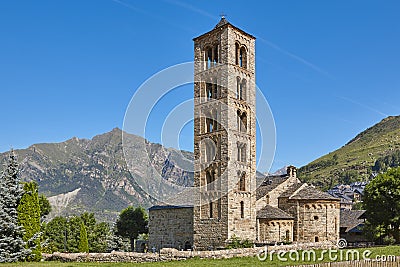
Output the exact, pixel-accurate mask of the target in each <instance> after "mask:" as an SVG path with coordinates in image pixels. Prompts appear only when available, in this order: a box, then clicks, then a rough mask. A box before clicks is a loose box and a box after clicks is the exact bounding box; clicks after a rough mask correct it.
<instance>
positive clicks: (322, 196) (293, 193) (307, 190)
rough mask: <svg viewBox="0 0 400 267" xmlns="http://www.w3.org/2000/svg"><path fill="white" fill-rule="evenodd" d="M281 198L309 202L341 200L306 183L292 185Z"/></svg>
mask: <svg viewBox="0 0 400 267" xmlns="http://www.w3.org/2000/svg"><path fill="white" fill-rule="evenodd" d="M279 197H287V198H290V199H299V200H300V199H309V200H337V201H339V198H336V197H333V196H331V195H330V194H328V193H326V192H322V191H320V190H319V189H317V188H315V187H313V186H311V185H308V184H306V183H297V184H294V185H291V186H290V187H289V188H288V189H286V191H285V192H283V193H282V194H281V195H280V196H279Z"/></svg>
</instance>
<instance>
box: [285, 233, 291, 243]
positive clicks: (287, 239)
mask: <svg viewBox="0 0 400 267" xmlns="http://www.w3.org/2000/svg"><path fill="white" fill-rule="evenodd" d="M285 241H286V242H289V241H290V232H289V230H286V233H285Z"/></svg>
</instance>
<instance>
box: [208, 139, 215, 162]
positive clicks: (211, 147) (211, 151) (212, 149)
mask: <svg viewBox="0 0 400 267" xmlns="http://www.w3.org/2000/svg"><path fill="white" fill-rule="evenodd" d="M206 155H207V157H206V162H211V161H213V160H214V158H215V144H214V142H213V141H211V140H209V139H208V140H206Z"/></svg>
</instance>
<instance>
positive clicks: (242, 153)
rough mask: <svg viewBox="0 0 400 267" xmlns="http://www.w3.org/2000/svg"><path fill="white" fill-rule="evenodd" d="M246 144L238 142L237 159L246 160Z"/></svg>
mask: <svg viewBox="0 0 400 267" xmlns="http://www.w3.org/2000/svg"><path fill="white" fill-rule="evenodd" d="M246 149H247V146H246V144H243V143H240V142H237V161H240V162H246V153H247V151H246Z"/></svg>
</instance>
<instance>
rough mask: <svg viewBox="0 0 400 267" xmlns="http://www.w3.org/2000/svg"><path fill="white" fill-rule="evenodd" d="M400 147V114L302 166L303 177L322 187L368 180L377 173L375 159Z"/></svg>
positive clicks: (384, 120)
mask: <svg viewBox="0 0 400 267" xmlns="http://www.w3.org/2000/svg"><path fill="white" fill-rule="evenodd" d="M399 150H400V116H390V117H388V118H386V119H383V120H382V121H381V122H379V123H378V124H376V125H374V126H372V127H371V128H368V129H367V130H365V131H363V132H362V133H360V134H358V135H357V136H356V137H354V138H353V139H352V140H350V141H349V142H348V143H347V144H346V145H344V146H343V147H341V148H339V149H337V150H335V151H333V152H331V153H329V154H327V155H325V156H323V157H321V158H319V159H317V160H315V161H313V162H311V163H309V164H308V165H306V166H304V167H301V168H300V169H299V177H300V179H302V180H303V181H306V182H309V183H313V184H314V185H317V186H319V187H320V188H322V189H329V188H330V187H332V186H333V185H335V184H337V183H338V182H341V183H348V182H353V181H356V180H368V179H371V178H372V177H374V176H375V175H376V173H375V172H376V171H377V170H376V168H375V169H374V165H375V162H376V161H377V160H378V161H379V162H381V161H382V159H385V157H386V158H387V157H389V158H390V157H391V155H394V154H396V153H398V151H399Z"/></svg>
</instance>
